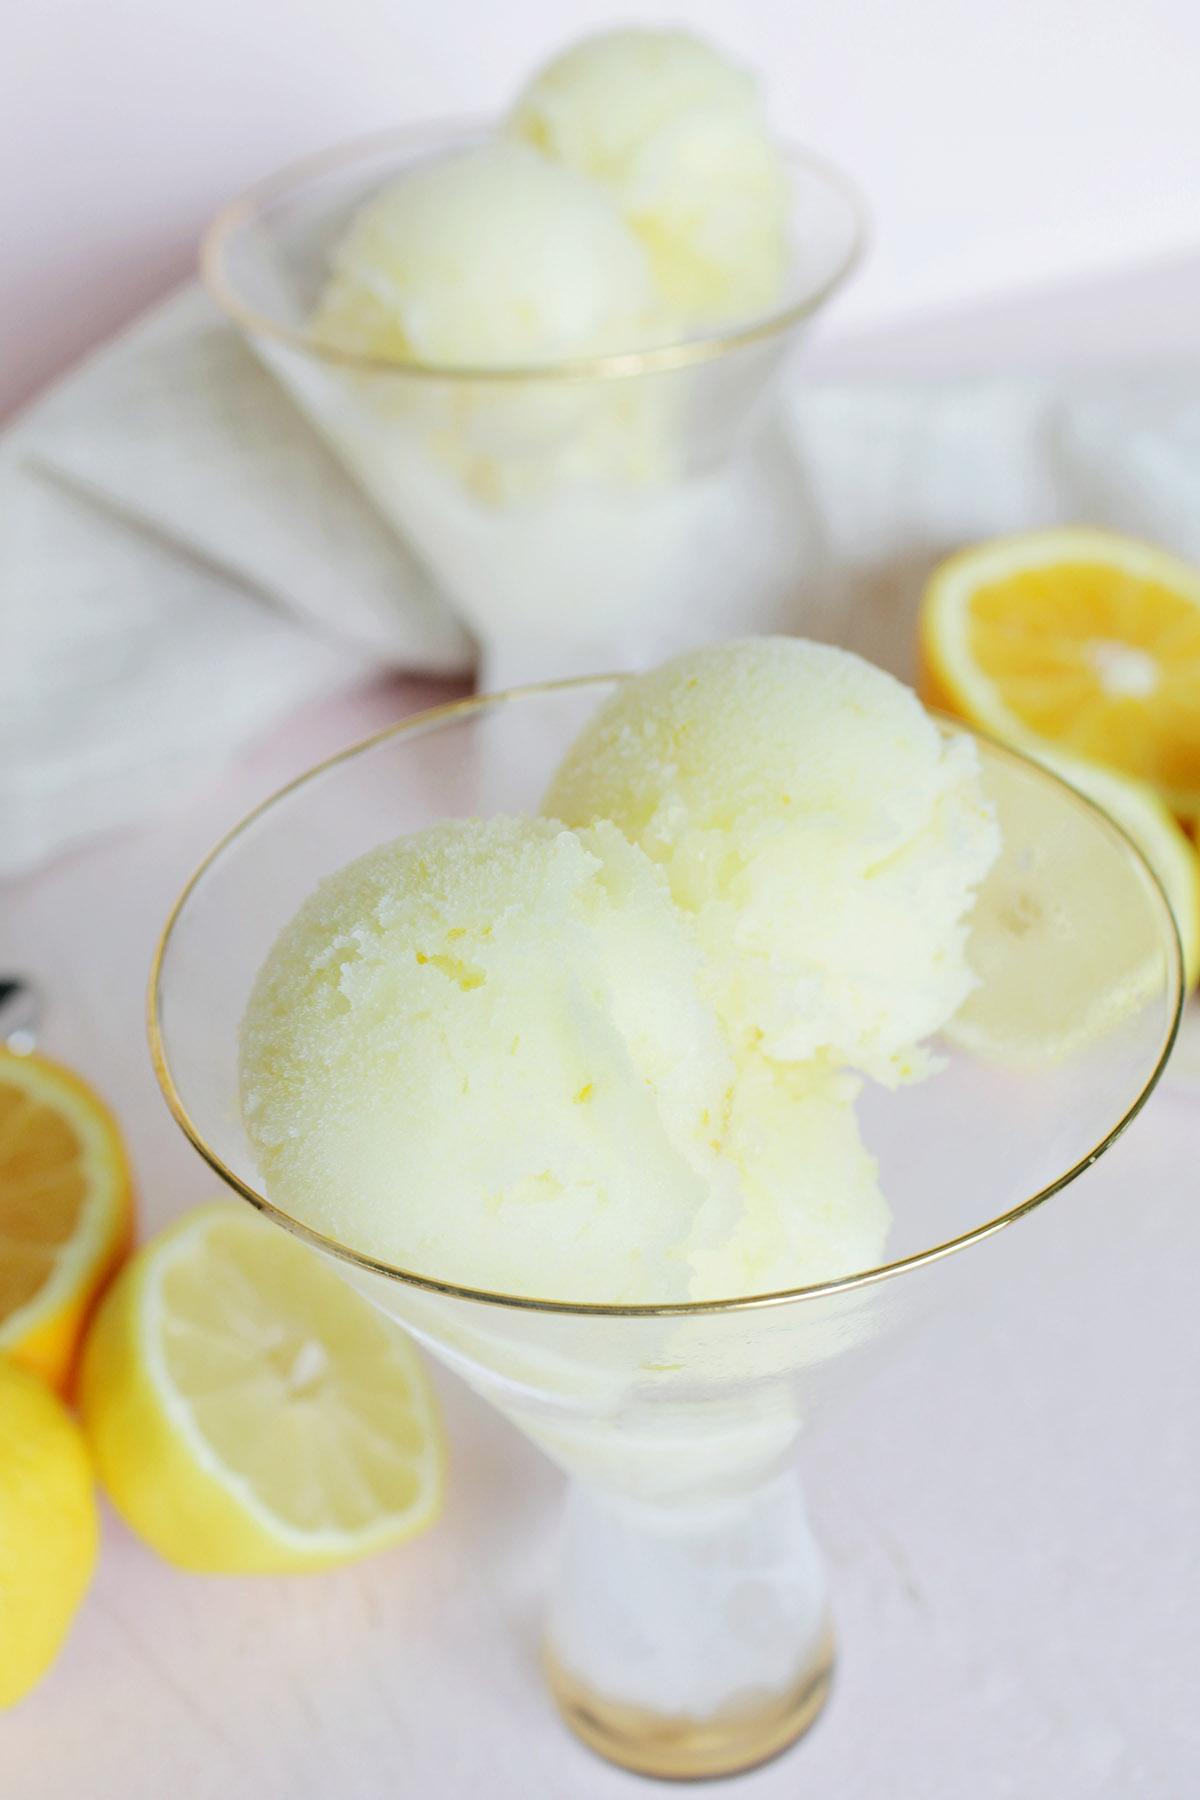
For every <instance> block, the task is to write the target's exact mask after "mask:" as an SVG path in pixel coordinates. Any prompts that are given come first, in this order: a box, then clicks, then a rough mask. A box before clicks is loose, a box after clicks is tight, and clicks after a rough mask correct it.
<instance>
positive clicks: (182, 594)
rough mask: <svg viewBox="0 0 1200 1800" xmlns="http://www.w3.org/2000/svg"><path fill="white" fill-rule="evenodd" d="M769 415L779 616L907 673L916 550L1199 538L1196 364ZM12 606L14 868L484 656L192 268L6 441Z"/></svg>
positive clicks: (1, 554) (811, 392)
mask: <svg viewBox="0 0 1200 1800" xmlns="http://www.w3.org/2000/svg"><path fill="white" fill-rule="evenodd" d="M783 426H784V430H783V433H782V434H779V442H778V446H777V450H776V452H775V453H776V454H777V456H778V458H779V459H780V466H779V471H778V473H779V479H780V481H785V480H786V481H787V482H788V483H789V484H790V486H789V489H788V491H789V492H791V493H793V494H794V507H789V508H787V509H785V510H787V512H788V521H787V523H788V530H789V533H790V539H791V545H792V550H793V551H794V553H795V554H796V556H797V557H798V561H799V564H800V579H799V580H798V582H797V585H796V588H795V592H794V595H793V596H792V597H791V600H790V602H789V613H788V616H787V618H786V619H784V620H782V621H781V622H782V623H785V624H788V625H790V626H791V627H792V628H795V629H799V630H805V631H808V632H810V633H812V634H814V635H818V636H823V637H827V638H830V639H833V640H835V641H839V642H842V643H845V644H848V645H849V646H851V647H853V648H856V649H861V650H864V651H866V652H867V653H869V654H870V655H872V656H873V657H874V658H875V659H876V660H878V661H881V662H883V663H885V664H886V665H888V666H890V667H892V668H894V669H895V670H896V671H897V672H898V673H900V674H907V673H911V649H912V640H913V620H914V612H915V604H916V599H917V596H918V594H919V591H920V586H921V581H922V578H923V576H924V574H925V572H926V570H927V569H928V567H929V566H930V565H931V564H932V563H933V562H934V561H935V560H936V559H937V558H938V557H940V556H941V555H943V554H945V553H946V552H947V551H948V550H949V549H951V548H954V547H956V546H957V545H959V544H961V543H963V542H966V541H969V540H970V539H972V538H976V537H980V536H985V535H988V534H992V533H997V532H1003V531H1010V530H1017V529H1022V528H1026V527H1030V526H1034V525H1038V524H1043V523H1050V522H1052V521H1054V520H1090V521H1094V522H1103V523H1109V524H1112V525H1114V526H1117V527H1119V528H1122V529H1126V530H1130V531H1134V532H1140V533H1143V534H1145V535H1147V536H1149V537H1152V538H1155V539H1157V540H1159V541H1161V542H1162V543H1164V544H1167V545H1170V546H1171V547H1173V548H1174V549H1176V550H1177V551H1180V552H1181V553H1183V554H1184V555H1187V556H1191V557H1192V558H1194V559H1196V560H1200V504H1198V502H1200V369H1187V370H1179V369H1172V370H1162V371H1140V372H1132V373H1127V374H1120V375H1112V376H1105V377H1103V378H1090V379H1087V380H1079V379H1076V380H1074V381H1070V382H1064V381H1053V380H1048V379H1028V380H1017V381H1013V380H1004V381H977V382H965V383H964V382H954V383H953V384H949V383H948V384H942V385H938V384H925V385H909V386H904V387H900V386H880V385H877V384H873V385H863V386H837V387H822V386H812V385H806V384H805V382H804V380H803V371H802V369H801V372H800V375H799V376H798V377H797V378H796V379H795V380H794V382H793V385H792V387H791V388H790V390H789V392H788V395H787V398H786V404H785V408H784V418H783ZM754 550H755V553H756V554H758V555H761V554H762V553H763V551H764V545H763V544H762V543H759V544H757V545H756V546H754ZM789 553H792V551H790V552H789ZM0 622H2V627H0V628H2V631H3V641H2V643H0V873H13V872H16V871H19V870H23V869H28V868H31V867H33V866H35V865H36V864H38V863H39V862H41V861H43V860H45V859H47V858H49V857H51V856H53V855H54V854H56V853H57V852H58V851H60V850H62V849H64V848H66V847H67V846H69V845H71V844H73V843H76V842H78V841H80V840H81V839H83V838H85V837H87V836H89V835H91V834H93V833H95V832H98V831H102V830H105V829H108V828H111V827H113V826H117V825H127V824H131V823H135V822H136V821H138V820H139V819H141V818H144V817H146V816H147V815H149V814H150V813H152V812H153V811H154V810H155V809H157V808H159V807H162V806H164V805H166V804H167V803H168V802H169V801H171V800H172V799H174V798H175V797H177V796H178V795H179V793H180V792H181V791H182V790H183V789H185V788H186V787H187V786H190V785H194V784H196V783H197V782H199V781H201V780H203V779H205V778H207V777H209V776H210V775H211V774H213V773H214V772H215V771H216V770H217V769H218V768H219V767H221V766H222V765H223V764H224V763H226V762H227V761H228V760H229V759H231V758H232V757H234V756H235V755H236V754H237V753H238V752H239V750H241V749H242V748H243V747H244V746H245V745H247V744H248V743H249V742H250V741H251V740H252V739H253V738H254V737H256V736H257V735H259V734H261V733H263V732H265V731H266V730H268V729H269V728H270V727H271V725H272V724H273V723H275V722H276V721H277V720H278V719H279V718H280V717H281V716H282V715H283V714H285V713H286V712H287V711H289V710H291V709H292V708H294V707H296V706H297V705H299V704H300V703H301V702H302V701H304V700H306V699H308V698H311V697H312V696H314V695H316V694H318V693H320V692H322V691H325V690H330V689H333V688H335V687H337V686H340V685H343V684H346V683H348V682H352V681H354V680H357V679H359V678H360V677H361V676H362V675H363V674H364V673H366V672H367V670H368V669H370V668H371V667H372V666H375V667H378V666H380V665H392V666H395V667H397V668H404V669H408V670H414V671H422V672H426V673H445V674H463V673H466V672H467V671H468V670H470V669H471V668H472V666H473V664H474V659H475V648H474V645H473V642H472V640H471V637H470V635H469V634H468V632H467V631H466V630H465V629H464V627H463V626H462V625H461V624H460V623H459V622H458V621H457V620H456V619H455V617H454V616H453V613H452V612H451V610H450V608H449V606H448V604H447V603H446V601H445V600H444V599H443V598H442V596H441V595H440V594H439V593H438V592H437V590H436V588H435V586H434V584H433V582H432V581H431V580H430V578H429V577H428V576H427V574H426V573H425V571H424V570H423V569H422V567H421V566H420V564H419V563H418V561H417V560H416V558H415V557H414V556H413V555H412V554H411V552H410V551H409V550H408V549H407V548H406V546H405V545H404V544H403V543H402V542H401V541H400V539H399V537H398V536H397V535H396V534H395V532H394V531H393V530H392V529H390V528H389V527H388V526H387V525H385V524H384V522H383V521H382V520H381V518H380V517H379V516H378V514H377V513H376V512H375V511H374V510H373V509H372V507H371V505H370V503H369V502H368V501H367V500H366V498H365V497H364V496H363V495H362V493H361V492H360V491H359V490H358V488H357V487H356V486H355V485H354V483H353V482H352V481H351V480H350V478H349V477H348V476H347V475H346V474H345V473H344V472H343V470H342V468H341V467H340V465H339V464H338V463H337V462H336V461H335V460H334V459H333V457H332V455H331V454H330V452H329V451H328V450H327V449H326V447H325V446H324V444H323V443H322V442H321V441H320V439H319V438H318V437H317V436H316V435H315V434H314V433H313V432H312V431H311V430H310V429H309V427H308V426H306V425H305V424H304V422H303V420H302V419H301V418H300V416H299V414H298V413H297V412H296V410H295V409H294V408H293V406H292V404H291V402H290V401H289V400H288V399H287V398H286V397H285V395H284V394H283V392H282V390H281V389H280V388H279V387H278V386H277V385H276V384H275V382H274V380H273V379H272V377H271V376H270V375H269V374H267V373H266V371H265V370H264V369H263V368H262V367H261V366H260V364H259V363H258V362H257V360H256V359H255V357H254V355H253V354H252V352H251V351H250V350H249V349H248V348H247V347H246V346H245V345H244V344H243V342H242V341H241V339H240V338H239V336H238V335H237V333H236V332H235V331H234V330H233V329H232V328H231V327H229V326H228V325H226V323H225V322H224V320H223V319H222V317H221V315H220V314H219V313H218V312H217V311H216V309H215V308H214V307H213V305H212V304H211V302H210V301H209V300H208V299H207V298H206V297H205V296H204V294H203V293H202V292H201V291H199V290H198V289H196V288H188V289H186V290H185V291H183V292H182V293H180V294H178V295H177V296H175V297H174V298H173V299H171V300H170V301H169V302H167V304H165V305H164V306H162V307H160V308H159V309H157V310H156V311H155V312H153V313H151V314H150V315H149V316H147V317H145V318H143V319H142V320H140V321H138V322H137V323H136V324H135V325H134V326H133V327H132V328H131V329H130V330H129V331H127V332H126V333H125V334H124V335H123V336H121V337H120V338H119V339H117V340H116V341H115V342H114V343H113V344H111V345H109V346H108V347H107V348H105V349H104V350H102V351H101V352H100V353H99V354H98V355H96V356H94V357H93V358H92V359H90V360H89V361H88V362H86V363H85V364H84V365H83V366H82V367H80V368H79V369H77V370H76V371H75V372H74V373H72V374H71V375H69V376H68V377H67V378H66V379H65V380H64V381H63V382H62V383H61V384H60V385H59V386H58V387H56V388H55V389H54V390H52V391H51V392H50V393H49V394H48V395H47V396H46V397H45V398H44V399H42V400H41V401H40V402H39V403H38V404H36V405H35V406H34V407H33V408H32V409H31V410H30V411H29V412H27V413H26V414H25V415H24V416H23V417H22V418H21V419H20V420H18V422H17V423H16V424H15V426H13V427H12V428H11V429H10V430H9V432H8V434H7V436H6V437H5V438H4V439H3V440H2V441H0ZM731 624H732V625H733V627H734V628H736V618H731V619H726V620H725V621H723V628H724V629H728V628H729V627H730V625H731Z"/></svg>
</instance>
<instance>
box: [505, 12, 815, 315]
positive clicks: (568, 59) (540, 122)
mask: <svg viewBox="0 0 1200 1800" xmlns="http://www.w3.org/2000/svg"><path fill="white" fill-rule="evenodd" d="M508 128H509V131H510V132H511V133H512V135H514V136H516V137H518V138H521V139H523V140H524V141H525V142H527V143H530V144H533V145H535V146H536V147H537V148H538V149H539V150H541V151H543V152H544V153H545V154H546V155H547V156H549V157H553V158H555V159H556V160H558V161H560V162H562V163H565V164H568V165H569V166H570V167H572V168H574V169H577V170H579V171H580V172H581V173H583V174H586V175H588V176H591V177H592V178H593V179H595V180H596V181H597V182H599V183H601V184H603V186H604V187H605V188H607V189H608V190H609V191H610V192H611V193H612V194H613V196H614V197H615V198H616V200H617V202H618V204H619V205H620V207H621V209H622V211H623V212H624V214H625V217H626V218H627V219H628V221H629V223H630V225H631V226H632V228H633V230H634V231H635V232H636V233H637V235H638V237H639V238H640V239H641V241H642V243H643V244H644V245H645V247H646V249H647V251H648V253H649V256H650V260H651V263H652V265H653V268H654V273H655V277H656V279H657V281H658V284H659V287H660V289H661V291H662V294H663V297H664V299H665V300H666V302H667V305H668V307H669V309H670V310H671V311H672V312H673V313H674V314H675V315H676V316H677V317H678V318H679V319H680V320H681V321H683V322H685V323H691V324H706V323H708V324H712V323H718V322H722V321H727V320H730V319H736V318H741V317H748V316H750V315H752V314H754V313H756V312H761V311H764V310H766V309H768V308H770V307H772V306H774V305H776V304H777V303H778V302H779V300H780V298H781V296H782V293H783V290H784V286H785V283H786V278H787V274H788V270H789V265H790V260H791V245H790V236H789V218H790V211H791V190H790V185H789V180H788V174H787V167H786V164H785V162H784V158H783V155H782V152H781V150H780V148H779V146H778V145H777V143H776V142H775V140H774V138H773V136H772V134H771V132H770V130H769V128H768V126H767V123H766V120H765V117H764V114H763V108H762V102H761V98H760V95H759V90H758V84H757V82H756V81H755V80H754V78H753V76H752V75H750V74H749V72H748V71H746V70H744V69H742V68H739V67H738V66H737V65H736V64H734V63H732V62H730V61H729V60H728V59H727V58H726V57H724V56H722V55H721V54H720V52H719V51H717V50H716V49H714V48H713V47H712V45H710V44H708V43H706V42H705V41H704V40H703V39H702V38H698V37H694V36H693V35H692V34H691V33H690V32H685V31H644V30H636V29H628V30H619V31H610V32H604V33H602V34H601V35H599V36H596V37H591V38H585V39H584V40H583V41H582V42H581V43H578V44H574V45H572V46H571V47H570V48H569V49H567V50H565V51H564V52H563V53H562V54H561V55H559V56H557V57H555V58H554V60H553V61H552V62H550V63H548V64H547V65H546V67H545V68H543V69H541V70H540V71H539V72H538V73H537V74H536V75H535V76H534V77H533V79H532V80H531V81H530V82H529V84H528V85H527V86H526V88H525V89H524V91H523V92H522V93H521V95H520V96H519V98H518V100H517V103H516V106H515V107H514V109H513V112H512V115H511V117H510V120H509V127H508Z"/></svg>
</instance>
